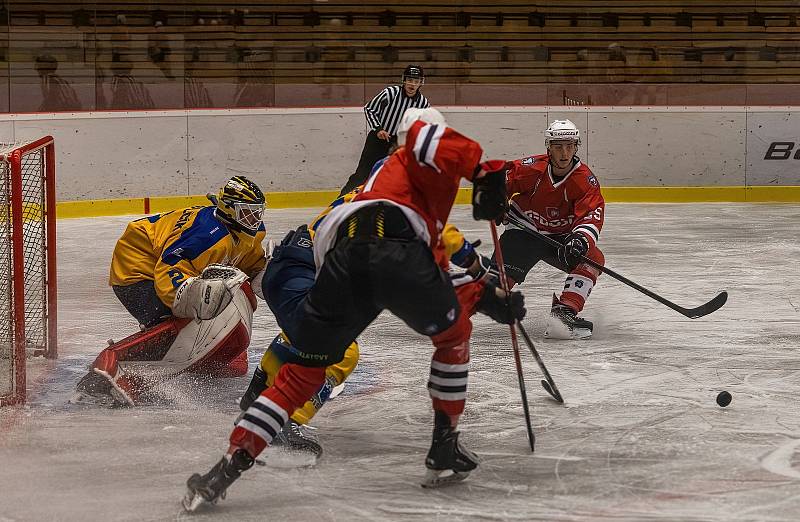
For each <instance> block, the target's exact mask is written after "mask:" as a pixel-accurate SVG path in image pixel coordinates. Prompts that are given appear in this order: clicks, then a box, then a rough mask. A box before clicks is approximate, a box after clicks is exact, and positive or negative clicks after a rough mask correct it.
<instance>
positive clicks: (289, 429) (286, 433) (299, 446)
mask: <svg viewBox="0 0 800 522" xmlns="http://www.w3.org/2000/svg"><path fill="white" fill-rule="evenodd" d="M272 445H273V446H282V447H284V448H285V449H287V450H289V451H300V452H304V453H309V454H311V455H313V456H314V457H316V458H319V457H321V456H322V445H321V444H320V443H319V437H317V434H316V433H314V428H312V427H310V426H306V425H304V424H300V423H298V422H295V421H294V420H292V419H289V422H287V423H286V424H284V425H283V429H281V431H280V432H279V433H278V435H276V436H275V438H274V439H272Z"/></svg>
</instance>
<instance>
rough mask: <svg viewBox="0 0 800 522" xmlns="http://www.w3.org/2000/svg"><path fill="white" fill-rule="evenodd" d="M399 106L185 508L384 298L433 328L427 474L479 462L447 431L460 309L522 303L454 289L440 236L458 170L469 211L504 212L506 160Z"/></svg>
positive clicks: (454, 402)
mask: <svg viewBox="0 0 800 522" xmlns="http://www.w3.org/2000/svg"><path fill="white" fill-rule="evenodd" d="M424 111H434V112H433V113H432V114H436V115H438V117H437V118H425V117H423V116H424V115H425V114H431V113H425V112H424ZM407 115H408V118H410V119H411V120H410V121H411V122H413V123H409V124H407V125H405V126H404V127H405V128H407V129H408V131H407V133H405V135H404V136H398V143H399V144H400V145H402V146H401V147H400V148H399V149H398V150H397V151H396V152H395V153H394V154H392V156H391V157H389V159H388V160H386V162H385V163H384V164H383V165H381V167H380V168H379V169H378V170H376V171H375V172H374V173H373V174H372V176H371V177H370V179H369V180H368V181H367V183H366V184H365V186H364V188H363V190H362V192H361V193H359V194H358V195H357V196H356V197H355V198H354V199H353V201H352V202H351V203H349V204H347V205H339V206H338V207H336V208H334V209H332V210H331V212H330V213H329V214H328V215H327V217H326V218H325V220H324V221H323V222H322V223H321V225H320V226H319V228H317V230H316V234H315V236H314V242H313V248H314V258H315V259H314V261H315V262H314V264H315V266H316V267H317V277H316V279H315V282H314V286H313V287H312V288H311V290H310V292H308V294H307V295H306V296H305V297H304V298H303V299H302V300H301V302H300V303H299V304H298V306H297V307H296V308H295V309H294V310H287V311H286V314H285V315H284V324H281V326H282V327H283V329H284V331H285V332H286V334H287V336H288V337H289V338H290V339H291V340H292V345H293V346H292V348H293V349H292V351H291V356H292V359H291V360H289V361H287V362H286V363H285V364H283V366H281V368H280V370H279V371H278V374H277V376H276V377H275V380H274V383H273V384H272V386H270V387H269V388H267V389H266V390H264V391H263V392H262V393H261V395H260V396H259V397H258V398H257V399H256V400H255V401H253V403H252V404H251V405H250V406H249V407H248V408H247V410H246V411H245V412H244V414H243V415H242V416H241V417H240V419H239V420H238V421H237V422H236V427H235V428H234V430H233V433H231V436H230V446H229V449H228V452H227V453H226V455H225V456H224V457H223V458H222V459H221V460H220V461H219V462H218V463H217V464H216V465H215V466H214V467H213V468H212V469H211V470H210V471H209V472H208V473H206V474H205V475H200V474H194V475H192V476H191V477H190V478H189V480H188V482H187V486H188V490H189V491H188V493H187V495H186V497H185V498H184V503H183V505H184V508H185V509H187V510H188V511H193V510H195V509H196V508H197V507H199V506H200V505H202V504H203V503H206V502H216V501H217V500H218V499H219V498H220V497H221V496H222V495H223V494H224V493H225V491H226V490H227V488H228V487H229V486H230V485H231V484H232V483H233V482H234V481H235V480H236V479H237V478H238V477H239V476H240V475H241V473H242V472H243V471H245V470H247V469H249V468H250V467H251V466H252V465H253V462H254V459H255V457H257V456H258V455H259V454H260V453H261V451H263V450H264V448H265V447H266V446H268V445H269V444H270V442H271V441H272V439H273V438H274V437H275V436H276V434H277V433H279V432H280V431H281V429H282V427H283V425H284V424H285V423H286V422H287V420H288V418H289V416H290V415H291V414H292V412H294V411H295V410H296V409H297V408H299V407H301V406H303V404H305V402H306V401H308V400H309V399H310V398H311V396H312V395H313V394H314V393H316V392H317V390H319V388H320V386H322V384H323V383H324V380H325V367H326V366H329V365H331V364H335V363H337V362H339V361H341V360H342V358H343V357H344V352H345V350H346V349H347V347H348V346H349V345H350V343H352V342H353V340H355V338H356V337H357V336H358V335H359V334H361V332H362V331H363V330H364V329H365V328H366V327H367V326H368V325H369V324H370V323H371V322H372V321H373V320H375V318H376V317H377V316H378V315H379V314H380V312H381V311H382V310H384V309H387V310H389V311H391V312H392V313H393V314H394V315H396V316H397V317H399V318H400V319H402V320H403V321H404V322H405V323H406V324H408V325H409V326H410V327H411V328H412V329H413V330H415V331H416V332H418V333H420V334H423V335H427V336H429V337H431V340H432V341H433V344H434V347H435V351H434V354H433V357H432V360H431V371H430V377H429V380H428V389H429V392H430V395H431V399H432V402H433V409H434V430H433V441H432V443H431V448H430V450H429V451H428V455H427V457H426V459H425V465H426V467H427V468H428V470H429V473H428V477H427V478H426V481H425V482H424V485H427V486H436V485H440V484H442V483H444V482H451V481H454V480H462V479H463V478H465V477H466V476H467V475H468V474H469V473H470V471H472V470H473V469H475V467H477V459H476V457H475V455H473V454H472V453H471V452H470V451H469V450H467V449H465V448H464V447H463V446H462V445H461V443H460V442H459V440H458V435H459V433H458V431H456V426H457V422H458V419H459V417H460V415H461V413H462V412H463V410H464V403H465V399H466V389H467V376H468V363H469V337H470V334H471V331H472V323H471V321H470V319H469V318H470V315H471V314H472V313H473V312H474V311H475V310H477V311H480V312H483V313H485V314H487V315H489V316H490V317H492V318H493V319H495V320H496V321H498V322H502V323H507V324H510V323H512V322H513V321H515V320H518V319H521V318H522V317H523V316H524V315H525V308H524V305H523V302H522V295H521V294H520V293H519V292H513V293H512V295H511V296H509V295H507V294H505V293H504V292H503V291H502V290H500V289H499V288H498V287H497V285H496V284H495V283H494V282H492V281H491V280H489V279H482V280H480V281H476V282H475V283H473V284H470V285H469V286H467V285H462V286H461V287H459V288H460V289H459V290H456V289H455V288H454V280H451V277H450V276H449V275H448V273H447V269H448V267H449V264H450V263H449V259H448V257H447V253H446V251H445V248H444V245H443V242H442V239H441V235H442V231H443V229H444V226H445V223H446V222H447V218H448V216H449V214H450V210H451V208H452V206H453V203H454V201H455V197H456V193H457V191H458V187H459V182H460V180H461V179H467V180H469V181H472V182H473V217H475V218H476V219H484V220H489V219H500V218H501V217H502V216H503V214H504V212H505V209H506V206H507V196H506V194H505V170H506V167H507V164H506V163H505V162H486V163H479V160H480V157H481V154H482V150H481V147H480V145H478V143H476V142H475V141H473V140H471V139H469V138H467V137H465V136H463V135H461V134H459V133H458V132H456V131H455V130H453V129H451V128H450V127H447V126H446V124H444V120H443V118H442V117H441V114H438V111H436V110H435V109H420V110H419V112H415V111H410V110H409V111H407ZM405 118H406V116H404V119H405ZM413 118H416V119H418V120H420V121H414V119H413ZM431 121H439V122H440V123H430V122H431Z"/></svg>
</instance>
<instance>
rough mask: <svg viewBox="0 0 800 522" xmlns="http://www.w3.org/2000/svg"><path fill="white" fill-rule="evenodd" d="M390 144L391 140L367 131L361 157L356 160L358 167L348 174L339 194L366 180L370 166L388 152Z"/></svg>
mask: <svg viewBox="0 0 800 522" xmlns="http://www.w3.org/2000/svg"><path fill="white" fill-rule="evenodd" d="M390 146H391V140H390V141H386V140H382V139H380V138H379V137H378V133H377V132H376V131H369V134H367V140H366V141H365V142H364V149H363V150H362V151H361V159H359V160H358V167H356V171H355V173H353V175H352V176H350V179H348V180H347V183H345V184H344V187H342V190H341V192H339V195H340V196H341V195H343V194H347V193H348V192H350V191H351V190H353V189H354V188H356V187H357V186H359V185H361V184H363V183H364V182H365V181H367V177H368V176H369V173H370V171H371V170H372V167H373V166H374V165H375V162H376V161H378V160H379V159H383V158H385V157H386V155H387V154H389V147H390Z"/></svg>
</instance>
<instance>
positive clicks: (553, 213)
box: [547, 207, 559, 219]
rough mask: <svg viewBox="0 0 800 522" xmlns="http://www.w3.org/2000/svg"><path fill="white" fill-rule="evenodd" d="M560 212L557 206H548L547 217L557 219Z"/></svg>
mask: <svg viewBox="0 0 800 522" xmlns="http://www.w3.org/2000/svg"><path fill="white" fill-rule="evenodd" d="M558 215H559V212H558V208H556V207H547V217H548V218H549V219H556V218H558Z"/></svg>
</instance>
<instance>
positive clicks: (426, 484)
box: [420, 469, 470, 489]
mask: <svg viewBox="0 0 800 522" xmlns="http://www.w3.org/2000/svg"><path fill="white" fill-rule="evenodd" d="M469 474H470V472H469V471H453V470H450V469H446V470H441V471H437V470H433V469H429V470H428V472H427V473H426V474H425V478H424V479H423V481H422V484H420V485H421V486H422V487H423V488H429V489H433V488H440V487H442V486H447V485H450V484H455V483H457V482H461V481H462V480H464V479H465V478H467V477H469Z"/></svg>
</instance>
